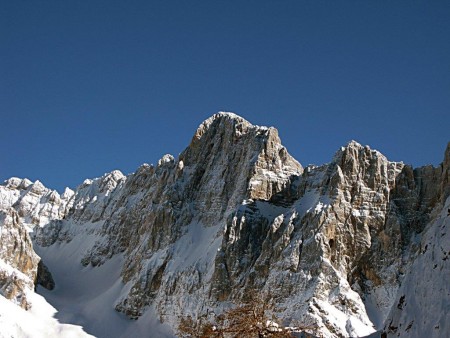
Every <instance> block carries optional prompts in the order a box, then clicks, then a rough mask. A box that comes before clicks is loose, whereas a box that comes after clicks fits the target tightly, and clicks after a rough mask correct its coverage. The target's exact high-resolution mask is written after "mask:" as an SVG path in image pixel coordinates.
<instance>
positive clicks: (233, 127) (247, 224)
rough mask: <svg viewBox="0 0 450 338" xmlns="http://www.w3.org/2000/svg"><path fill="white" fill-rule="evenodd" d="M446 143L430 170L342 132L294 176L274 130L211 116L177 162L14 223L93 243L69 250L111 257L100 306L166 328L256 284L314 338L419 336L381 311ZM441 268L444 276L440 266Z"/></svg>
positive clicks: (428, 212)
mask: <svg viewBox="0 0 450 338" xmlns="http://www.w3.org/2000/svg"><path fill="white" fill-rule="evenodd" d="M449 149H450V146H449V147H448V148H447V151H446V157H445V160H444V162H443V164H442V165H441V166H440V167H438V168H433V167H424V168H419V169H416V170H413V169H412V168H410V167H408V166H404V165H403V164H402V163H395V162H389V161H388V160H387V159H386V158H385V157H384V156H383V155H382V154H380V153H379V152H377V151H374V150H371V149H370V148H369V147H363V146H361V145H360V144H358V143H357V142H354V141H352V142H350V143H349V144H348V145H347V146H346V147H343V148H341V149H340V150H339V151H338V152H337V153H336V155H335V156H334V158H333V160H332V162H331V163H330V164H328V165H324V166H321V167H308V168H306V170H305V171H304V172H303V168H302V166H301V165H300V164H299V163H298V162H297V161H295V159H293V158H292V157H291V156H290V155H289V154H288V153H287V151H286V149H285V148H284V147H283V146H282V145H281V142H280V140H279V137H278V133H277V131H276V129H274V128H266V127H259V126H253V125H251V124H250V123H249V122H247V121H245V120H244V119H242V118H241V117H238V116H237V115H235V114H232V113H219V114H216V115H214V116H212V117H211V118H209V119H208V120H206V121H205V122H204V123H202V124H201V125H200V127H199V128H198V130H197V131H196V133H195V135H194V137H193V139H192V141H191V144H190V145H189V147H188V148H186V150H185V151H184V152H182V153H181V154H180V156H179V158H178V159H175V158H174V157H172V156H170V155H166V156H164V157H163V158H162V159H161V160H160V161H159V163H158V165H157V166H156V167H154V166H149V165H143V166H141V167H140V168H139V169H138V170H137V171H136V173H134V174H131V175H129V176H127V177H125V176H123V175H122V174H121V173H120V172H118V171H115V172H112V173H110V174H106V175H105V176H103V177H102V178H99V179H95V180H86V181H85V182H84V183H83V184H82V185H81V186H79V187H78V188H77V189H76V191H75V193H74V194H73V195H72V194H71V193H67V194H65V197H63V198H62V199H61V198H60V199H59V202H58V203H59V204H58V203H56V202H55V201H58V199H57V198H54V197H52V198H50V197H48V200H49V202H45V203H44V205H46V207H45V208H44V209H39V210H38V211H35V210H37V209H36V208H34V207H32V205H33V203H28V204H27V205H28V206H29V207H27V208H24V207H20V210H22V215H21V216H22V217H23V218H24V219H27V217H29V216H30V215H34V217H35V219H41V218H42V217H46V218H43V220H44V221H43V222H41V221H35V222H34V223H35V224H38V225H39V226H38V227H36V228H35V232H34V241H35V244H37V245H38V248H39V250H40V251H41V252H42V254H43V255H44V256H45V255H46V252H50V251H51V250H52V248H53V247H54V246H55V245H58V246H61V247H62V248H64V245H65V244H64V243H69V244H67V245H66V246H67V247H69V246H70V243H75V242H77V241H79V239H80V238H83V241H86V242H90V243H92V244H90V245H88V246H87V249H88V251H87V253H86V252H84V250H83V251H82V252H81V251H77V255H78V257H79V263H80V264H82V265H85V266H87V265H91V266H94V267H96V269H102V266H103V265H105V264H106V265H107V264H108V262H109V261H112V260H113V258H114V257H122V258H121V259H122V260H123V263H122V264H121V281H122V282H123V284H122V285H121V286H120V292H117V294H116V296H115V298H114V300H113V303H112V304H110V306H114V307H115V309H116V310H118V311H121V312H124V313H125V314H127V315H128V316H130V317H133V318H138V317H140V316H143V315H144V314H145V313H150V312H152V311H155V312H156V313H158V315H159V316H160V318H161V319H162V320H163V321H166V322H168V323H169V324H170V325H171V326H172V327H173V328H174V327H176V325H177V322H178V319H179V316H186V315H193V316H194V317H196V316H202V315H208V316H213V315H214V314H218V313H220V311H221V310H222V308H223V306H224V305H226V304H227V302H228V301H230V300H231V301H234V302H239V301H240V300H241V299H243V297H245V295H246V293H247V292H248V291H250V290H255V289H256V290H259V291H260V292H261V294H262V295H263V296H264V297H266V298H267V299H268V300H269V301H270V302H271V303H272V305H273V311H274V312H276V313H280V314H282V315H283V317H284V318H285V319H286V324H288V323H289V322H300V323H301V324H303V325H313V326H315V327H316V332H317V333H320V334H322V335H324V336H327V337H335V336H362V335H364V334H369V333H371V332H373V331H374V330H375V329H383V330H385V331H386V332H388V333H389V334H395V335H397V334H404V335H407V334H409V333H411V332H415V333H416V334H418V335H419V334H421V333H422V332H424V331H421V329H420V326H419V325H417V326H415V327H414V329H412V328H411V327H410V328H409V329H408V330H407V331H404V330H399V329H398V327H399V325H400V324H399V323H400V322H401V323H403V325H405V324H404V323H406V321H407V320H409V319H410V318H411V316H414V315H413V314H411V312H409V313H410V314H409V315H407V316H406V317H402V316H400V315H398V314H396V313H395V311H393V310H392V309H394V308H395V304H396V302H397V299H396V294H397V290H399V288H400V290H402V285H408V283H410V282H408V281H410V280H411V278H413V277H409V276H411V274H410V273H409V272H407V271H410V269H411V267H412V266H413V265H414V264H418V263H415V262H416V261H417V258H416V257H417V255H419V253H420V245H419V244H418V242H420V238H421V237H422V236H423V238H428V237H427V236H428V235H426V234H428V233H430V231H431V232H432V231H435V230H430V229H436V227H437V226H438V225H433V224H435V223H436V222H437V221H436V220H439V219H442V218H443V217H444V218H445V216H443V214H442V212H441V210H442V208H443V206H444V205H445V206H447V207H448V203H449V201H448V200H447V197H448V195H449V187H448V185H449V184H448V182H449V162H450V161H449ZM16 183H17V184H16ZM21 184H22V183H19V182H15V183H14V184H13V185H14V187H12V185H11V184H10V183H7V185H6V188H3V189H4V190H0V193H1V194H3V193H2V191H5V189H9V191H13V190H14V189H16V187H18V186H20V185H21ZM27 184H28V183H25V185H27ZM28 186H29V184H28ZM38 190H39V189H38ZM40 191H44V190H43V189H40ZM14 194H16V195H17V193H14ZM14 194H13V195H14ZM30 194H31V193H30ZM3 195H4V194H3ZM16 195H14V196H16ZM41 195H42V194H41ZM44 195H45V196H48V194H47V193H45V194H44ZM8 196H9V195H8ZM58 197H59V196H58ZM8 198H9V197H8ZM5 200H8V199H4V198H2V201H5ZM10 200H13V199H10ZM22 200H23V198H22ZM25 200H26V199H25ZM61 201H63V202H61ZM14 203H16V202H14ZM14 203H9V202H3V204H2V206H3V205H10V206H11V205H13V204H14ZM19 205H22V206H23V205H24V203H19V204H16V205H15V207H18V206H19ZM36 205H37V204H36ZM56 205H59V207H58V208H57V210H58V212H55V210H56V207H55V206H56ZM49 206H51V207H50V208H49ZM48 210H52V212H50V213H49V212H48ZM41 213H42V215H41ZM36 217H37V218H36ZM51 219H53V220H51ZM48 220H50V221H48ZM430 221H431V223H430ZM433 222H435V223H433ZM447 222H448V219H447V220H446V219H444V220H442V222H441V221H439V222H437V223H436V224H439V226H440V227H443V228H445V227H446V226H447ZM427 224H429V225H428V226H427ZM444 244H445V243H444ZM444 246H445V245H444ZM436 247H437V246H436ZM83 248H84V247H83ZM443 250H444V253H446V254H448V251H445V249H443ZM447 250H448V249H447ZM75 256H76V255H75ZM444 262H445V261H444ZM79 263H78V262H76V264H79ZM443 264H444V263H443ZM50 269H51V266H50ZM99 271H100V270H99ZM398 271H400V274H399V273H398ZM440 271H441V272H440V273H439V275H438V276H439V277H445V276H448V264H447V263H445V264H444V265H442V268H441V269H440ZM405 276H406V277H405ZM405 278H406V281H404V279H405ZM408 278H409V279H408ZM414 278H415V277H414ZM56 283H58V280H56ZM437 293H438V294H439V295H441V296H444V290H442V289H440V290H437ZM412 297H414V296H412ZM397 298H398V297H397ZM444 299H447V301H448V294H447V296H444ZM447 303H448V302H447ZM447 303H445V302H444V303H443V304H442V305H441V307H439V306H437V307H436V311H439V309H442V306H445V304H447ZM389 313H391V314H389ZM434 315H435V316H436V313H435V312H434ZM437 316H438V318H436V319H432V318H429V322H430V323H432V322H433V323H434V321H437V322H439V323H440V324H437V325H438V326H439V328H438V329H436V328H434V327H433V330H435V331H434V333H435V334H437V335H439V333H442V332H447V331H448V327H447V326H446V325H448V324H445V320H444V319H445V315H444V317H442V315H439V314H437ZM439 316H440V317H439ZM387 319H388V320H387ZM385 322H386V326H385V325H384V323H385ZM447 322H448V321H447ZM397 324H398V325H397ZM396 325H397V329H396V330H393V329H392V328H395V327H396ZM408 325H409V322H408ZM412 325H414V324H412ZM432 325H434V324H430V325H429V326H427V327H431V326H432ZM435 326H436V325H435ZM89 329H91V331H92V332H93V333H94V334H97V335H99V336H102V335H105V333H104V332H102V331H101V329H99V328H96V327H89ZM121 334H123V332H122V333H121V332H119V331H118V332H115V335H117V336H120V335H121Z"/></svg>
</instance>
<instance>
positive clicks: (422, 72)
mask: <svg viewBox="0 0 450 338" xmlns="http://www.w3.org/2000/svg"><path fill="white" fill-rule="evenodd" d="M0 4H1V6H0V61H1V65H0V67H1V68H0V71H1V73H0V128H1V129H0V130H1V131H0V159H1V165H0V180H4V179H7V178H9V177H11V176H18V177H28V178H30V179H32V180H36V179H39V180H41V181H42V182H43V183H44V184H45V185H47V186H49V187H51V188H56V189H58V190H60V191H61V190H62V189H63V187H64V186H66V185H67V186H70V187H75V186H77V185H78V184H80V183H81V182H82V181H83V180H84V179H85V178H90V177H98V176H101V175H102V174H103V173H105V172H109V171H111V170H113V169H120V170H122V171H123V172H124V173H130V172H133V171H135V169H136V168H137V167H138V166H139V165H140V164H142V163H144V162H147V163H156V162H157V161H158V159H159V158H160V157H161V156H162V155H163V154H165V153H172V154H174V155H178V154H179V153H180V152H181V151H182V150H183V149H184V148H185V147H186V146H187V145H188V144H189V142H190V139H191V137H192V135H193V133H194V131H195V130H196V128H197V126H198V125H199V124H200V123H201V122H202V121H203V120H204V119H206V118H207V117H209V116H210V115H212V114H214V113H216V112H217V111H220V110H224V111H233V112H235V113H237V114H239V115H241V116H243V117H244V118H246V119H247V120H249V121H250V122H252V123H255V124H259V125H269V126H270V125H272V126H275V127H277V128H278V130H279V132H280V136H281V139H282V141H283V144H284V145H286V147H287V148H288V150H289V152H290V153H291V154H292V155H293V156H294V157H296V158H297V159H298V160H299V161H300V162H301V163H302V164H304V165H307V164H310V163H315V164H322V163H325V162H329V161H330V159H331V157H332V156H333V154H334V152H335V151H336V150H337V149H338V147H340V146H341V145H345V144H346V143H347V142H348V141H349V140H352V139H355V140H357V141H359V142H360V143H362V144H368V145H370V146H371V147H372V148H375V149H378V150H380V151H381V152H382V153H384V154H385V155H386V156H387V157H388V158H389V159H391V160H395V161H400V160H403V161H404V162H406V163H409V164H413V165H414V166H419V165H425V164H429V163H431V164H434V165H437V164H439V163H440V162H441V161H442V158H443V153H444V149H445V146H446V144H447V142H448V141H450V1H342V2H341V1H336V2H335V1H207V0H205V1H95V0H93V1H69V0H65V1H5V0H0Z"/></svg>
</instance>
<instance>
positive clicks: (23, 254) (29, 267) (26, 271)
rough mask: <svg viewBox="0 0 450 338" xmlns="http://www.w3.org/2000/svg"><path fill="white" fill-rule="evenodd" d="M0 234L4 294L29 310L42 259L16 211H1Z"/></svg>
mask: <svg viewBox="0 0 450 338" xmlns="http://www.w3.org/2000/svg"><path fill="white" fill-rule="evenodd" d="M0 230H1V232H0V294H1V295H2V296H4V297H5V298H7V299H10V300H12V301H13V302H15V303H16V304H18V305H19V306H21V307H22V308H25V309H28V308H29V307H30V304H29V302H28V300H27V297H26V293H27V289H28V290H30V291H31V290H33V288H34V281H35V279H36V276H37V267H38V263H39V260H40V259H39V257H38V256H37V255H36V253H35V252H34V250H33V246H32V244H31V239H30V236H29V235H28V232H27V231H26V229H25V227H24V226H23V225H22V224H20V219H19V215H18V213H17V212H16V211H15V210H14V209H12V208H10V209H7V210H4V211H3V210H0Z"/></svg>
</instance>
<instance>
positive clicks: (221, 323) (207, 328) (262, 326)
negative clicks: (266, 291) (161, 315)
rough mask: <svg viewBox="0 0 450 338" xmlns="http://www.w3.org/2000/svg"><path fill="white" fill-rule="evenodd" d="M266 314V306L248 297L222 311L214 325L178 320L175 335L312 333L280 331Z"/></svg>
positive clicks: (226, 337)
mask: <svg viewBox="0 0 450 338" xmlns="http://www.w3.org/2000/svg"><path fill="white" fill-rule="evenodd" d="M268 310H269V307H268V304H267V302H265V301H261V300H259V299H257V298H256V297H250V300H248V301H246V302H245V303H243V304H242V305H240V306H237V307H234V308H231V309H229V310H227V311H225V312H224V313H223V314H221V315H219V316H217V317H216V318H215V319H214V320H213V321H210V320H208V319H206V318H200V319H199V320H197V321H194V320H193V319H192V317H190V316H188V317H185V318H181V319H180V324H179V326H178V335H179V336H180V337H183V338H187V337H193V338H194V337H195V338H210V337H217V338H263V337H264V338H265V337H267V338H288V337H293V332H298V331H305V330H307V331H311V330H312V328H304V327H302V328H294V329H293V328H284V327H281V326H279V325H278V323H280V322H281V321H280V320H279V319H278V318H276V317H275V316H273V315H272V317H271V318H269V317H268V315H267V312H268Z"/></svg>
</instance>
